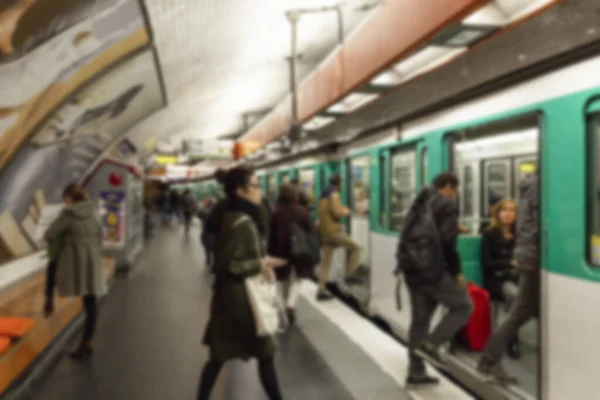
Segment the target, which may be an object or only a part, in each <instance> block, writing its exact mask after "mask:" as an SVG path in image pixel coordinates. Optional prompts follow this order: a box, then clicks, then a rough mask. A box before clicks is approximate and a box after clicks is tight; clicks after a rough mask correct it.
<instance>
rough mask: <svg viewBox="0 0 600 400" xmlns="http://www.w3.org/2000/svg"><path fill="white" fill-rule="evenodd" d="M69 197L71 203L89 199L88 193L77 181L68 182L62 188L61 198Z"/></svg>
mask: <svg viewBox="0 0 600 400" xmlns="http://www.w3.org/2000/svg"><path fill="white" fill-rule="evenodd" d="M65 197H70V198H71V200H72V201H73V203H81V202H83V201H87V200H88V199H89V197H88V194H87V193H86V192H85V190H83V188H82V187H81V186H80V185H79V184H77V183H70V184H68V185H67V186H66V187H65V189H64V190H63V199H64V198H65Z"/></svg>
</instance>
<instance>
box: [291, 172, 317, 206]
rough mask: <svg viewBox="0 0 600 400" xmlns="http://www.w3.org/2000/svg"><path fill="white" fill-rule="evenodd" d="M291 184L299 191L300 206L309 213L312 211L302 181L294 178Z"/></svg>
mask: <svg viewBox="0 0 600 400" xmlns="http://www.w3.org/2000/svg"><path fill="white" fill-rule="evenodd" d="M290 183H291V184H292V185H294V186H295V187H296V190H298V204H300V205H301V206H302V207H306V209H307V210H308V211H309V212H310V211H312V210H311V206H310V203H309V201H308V196H307V195H306V193H304V190H302V185H301V184H300V180H299V179H298V178H294V179H292V180H291V181H290Z"/></svg>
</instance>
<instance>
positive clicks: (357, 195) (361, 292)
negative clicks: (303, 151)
mask: <svg viewBox="0 0 600 400" xmlns="http://www.w3.org/2000/svg"><path fill="white" fill-rule="evenodd" d="M345 176H346V179H345V182H344V183H345V188H346V197H347V199H348V203H347V204H348V207H349V208H350V217H349V218H348V228H349V234H350V237H351V238H352V240H354V241H355V242H356V243H358V245H359V246H360V247H361V254H360V261H359V268H358V277H359V280H360V283H359V284H356V285H353V286H355V287H354V288H353V289H355V290H353V292H355V296H356V297H357V299H358V300H359V301H361V302H362V303H366V302H367V301H368V298H369V287H370V258H371V257H370V254H369V252H370V242H369V239H370V232H371V231H370V215H371V214H370V209H371V205H370V198H371V195H370V194H371V156H370V155H363V156H357V157H353V158H350V159H349V160H348V162H347V166H346V174H345Z"/></svg>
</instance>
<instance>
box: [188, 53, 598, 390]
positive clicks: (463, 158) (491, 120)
mask: <svg viewBox="0 0 600 400" xmlns="http://www.w3.org/2000/svg"><path fill="white" fill-rule="evenodd" d="M599 70H600V57H595V58H591V59H587V60H584V61H580V62H578V63H575V64H572V65H570V66H568V67H564V68H562V69H560V70H556V71H553V72H550V73H546V74H544V75H541V76H537V77H535V78H533V79H530V80H528V81H525V82H522V83H520V84H518V85H516V86H512V87H507V88H504V89H502V90H499V91H496V92H493V93H489V94H487V95H485V96H482V97H479V98H476V99H473V100H471V101H468V102H465V103H461V104H456V105H454V106H453V107H451V108H448V109H445V110H443V111H439V112H436V113H434V114H431V115H427V116H425V117H422V118H419V119H417V120H414V121H411V122H409V123H405V124H403V125H402V126H398V127H395V128H390V129H388V130H385V131H383V132H379V133H376V134H374V135H372V136H370V137H368V138H363V139H360V140H357V141H354V142H348V143H345V144H343V145H340V146H339V147H337V148H335V149H333V150H332V149H331V148H326V149H325V150H323V151H322V152H321V153H316V154H311V155H310V156H307V157H306V158H305V159H300V160H293V161H292V159H291V158H290V157H282V158H281V160H280V161H278V160H276V161H271V162H269V163H268V165H263V166H261V165H257V169H258V174H259V177H260V179H261V182H262V184H263V187H264V191H265V193H266V195H267V196H268V198H269V199H270V200H274V199H275V198H276V194H277V188H278V186H279V185H280V184H281V183H283V182H286V181H287V180H289V179H290V178H293V177H297V178H298V179H299V180H300V182H301V184H302V186H303V188H304V190H305V191H306V192H307V193H309V194H311V195H312V197H313V198H314V201H315V203H316V202H317V201H318V199H319V196H320V193H321V191H322V190H323V188H324V187H325V186H326V185H327V181H328V178H329V177H330V176H331V175H332V174H334V173H339V174H341V176H342V178H343V182H344V187H343V190H342V198H343V202H344V203H345V204H347V205H348V206H349V207H350V209H351V210H352V213H351V215H350V216H349V217H348V218H347V219H346V220H345V227H346V229H347V231H348V233H349V234H350V235H351V236H352V238H353V239H354V240H356V241H357V242H358V243H359V244H360V245H361V247H362V249H363V251H362V255H361V263H360V264H361V267H360V273H361V277H362V284H359V285H352V286H347V285H346V284H345V282H344V279H343V278H344V257H345V255H344V254H343V252H342V251H339V252H338V253H337V254H336V255H335V257H334V259H335V261H334V266H333V268H332V271H333V272H332V276H331V281H332V283H334V284H335V285H336V286H337V288H338V289H339V292H341V293H342V294H343V295H344V296H347V297H349V298H351V299H353V300H354V302H355V303H356V304H357V305H358V307H359V308H360V309H361V311H362V312H364V313H365V315H367V316H368V317H371V318H373V319H377V320H379V321H383V322H385V324H386V325H387V326H388V327H389V329H390V331H391V332H392V333H393V334H394V335H396V336H397V337H398V338H399V339H400V340H406V339H407V332H408V327H409V323H410V315H411V311H410V302H409V299H408V294H407V290H406V288H404V290H401V291H400V293H401V296H402V300H403V301H402V305H403V307H402V308H401V309H400V310H399V309H398V307H397V302H396V293H397V292H396V281H395V279H396V278H395V277H394V275H393V272H394V269H395V268H396V259H395V251H396V246H397V243H398V238H399V231H400V230H401V228H402V224H403V218H404V217H405V215H406V213H407V210H408V208H409V206H410V204H411V201H412V199H413V198H414V196H415V194H416V193H417V192H418V191H419V190H420V189H421V187H423V186H424V185H426V184H428V183H429V182H430V181H431V179H432V178H433V177H434V176H436V175H437V174H438V173H440V172H444V171H448V170H450V171H454V172H455V173H456V174H457V175H458V176H459V177H460V187H459V196H458V202H459V208H460V223H461V224H462V225H463V227H464V228H465V229H464V233H463V234H461V235H460V237H459V240H458V249H459V252H460V256H461V261H462V267H463V273H464V275H465V277H466V278H467V279H468V280H469V281H471V282H474V283H477V284H481V283H482V271H481V264H480V236H479V231H480V230H479V226H480V224H481V223H483V222H485V220H486V218H487V216H488V207H487V204H488V196H490V193H495V194H496V195H500V196H502V197H509V198H514V199H516V200H517V202H518V200H519V199H518V190H517V187H518V183H519V181H520V180H521V179H522V178H523V177H524V176H526V175H527V174H531V173H534V172H535V171H538V172H539V174H540V179H541V188H540V191H541V193H540V196H541V209H540V213H541V214H540V225H541V226H540V232H541V253H542V254H541V260H542V262H541V270H540V274H541V282H542V283H541V284H542V288H541V298H540V300H539V305H540V317H539V319H538V320H535V321H531V322H530V323H528V324H527V325H526V326H525V327H523V328H522V330H521V332H520V341H521V347H522V354H521V358H520V359H517V360H513V359H508V358H506V360H505V366H506V368H507V369H508V370H509V371H510V372H511V373H513V374H516V375H517V376H519V377H520V378H521V381H522V382H521V385H520V386H518V387H512V388H505V387H496V386H493V385H488V384H486V383H484V382H483V380H482V379H481V377H479V376H478V375H477V373H476V370H475V366H476V362H477V359H478V357H479V355H478V354H477V353H474V352H470V351H468V350H466V349H460V348H459V349H454V350H453V351H452V353H451V354H449V359H450V363H451V368H450V369H449V371H448V374H449V375H451V376H452V377H454V378H455V379H456V380H457V381H459V382H460V383H461V384H462V385H463V386H464V387H466V388H468V389H470V390H471V391H472V392H473V393H474V394H476V395H477V396H479V397H481V398H484V399H501V398H508V399H512V398H517V399H536V398H544V399H550V400H565V399H592V398H597V393H596V388H595V385H596V381H595V380H596V379H597V378H598V376H600V366H599V365H598V361H597V355H599V354H600V341H599V340H598V338H597V336H596V333H597V332H600V312H599V311H598V309H597V307H598V304H600V174H599V173H598V171H600V74H598V71H599ZM215 185H216V184H215V183H214V182H202V183H200V184H199V185H198V187H197V188H196V191H197V192H198V193H199V195H200V196H206V195H208V194H209V193H211V192H212V191H213V190H214V187H215ZM596 300H597V301H596ZM492 309H493V310H494V311H495V312H494V313H493V320H494V324H497V323H499V322H500V321H501V320H502V318H504V314H505V312H504V311H503V310H504V308H503V307H501V306H500V305H497V304H493V305H492ZM443 312H444V310H439V311H438V314H439V313H443ZM436 318H439V315H438V316H437V317H436ZM542 394H543V395H542Z"/></svg>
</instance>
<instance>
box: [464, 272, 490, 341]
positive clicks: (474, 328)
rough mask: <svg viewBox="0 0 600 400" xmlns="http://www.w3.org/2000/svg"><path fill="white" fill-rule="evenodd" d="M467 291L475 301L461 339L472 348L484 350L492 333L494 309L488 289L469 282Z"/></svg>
mask: <svg viewBox="0 0 600 400" xmlns="http://www.w3.org/2000/svg"><path fill="white" fill-rule="evenodd" d="M467 292H468V293H469V296H471V300H472V301H473V314H471V318H470V319H469V322H467V324H466V325H465V326H464V327H463V329H462V331H461V332H460V341H461V342H462V343H464V344H465V345H466V346H467V347H468V348H469V349H470V350H474V351H482V350H483V349H484V348H485V345H486V344H487V341H488V339H489V338H490V336H491V335H492V310H491V306H490V295H489V293H488V292H487V290H485V289H483V288H480V287H479V286H477V285H476V284H474V283H469V284H468V286H467Z"/></svg>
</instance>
